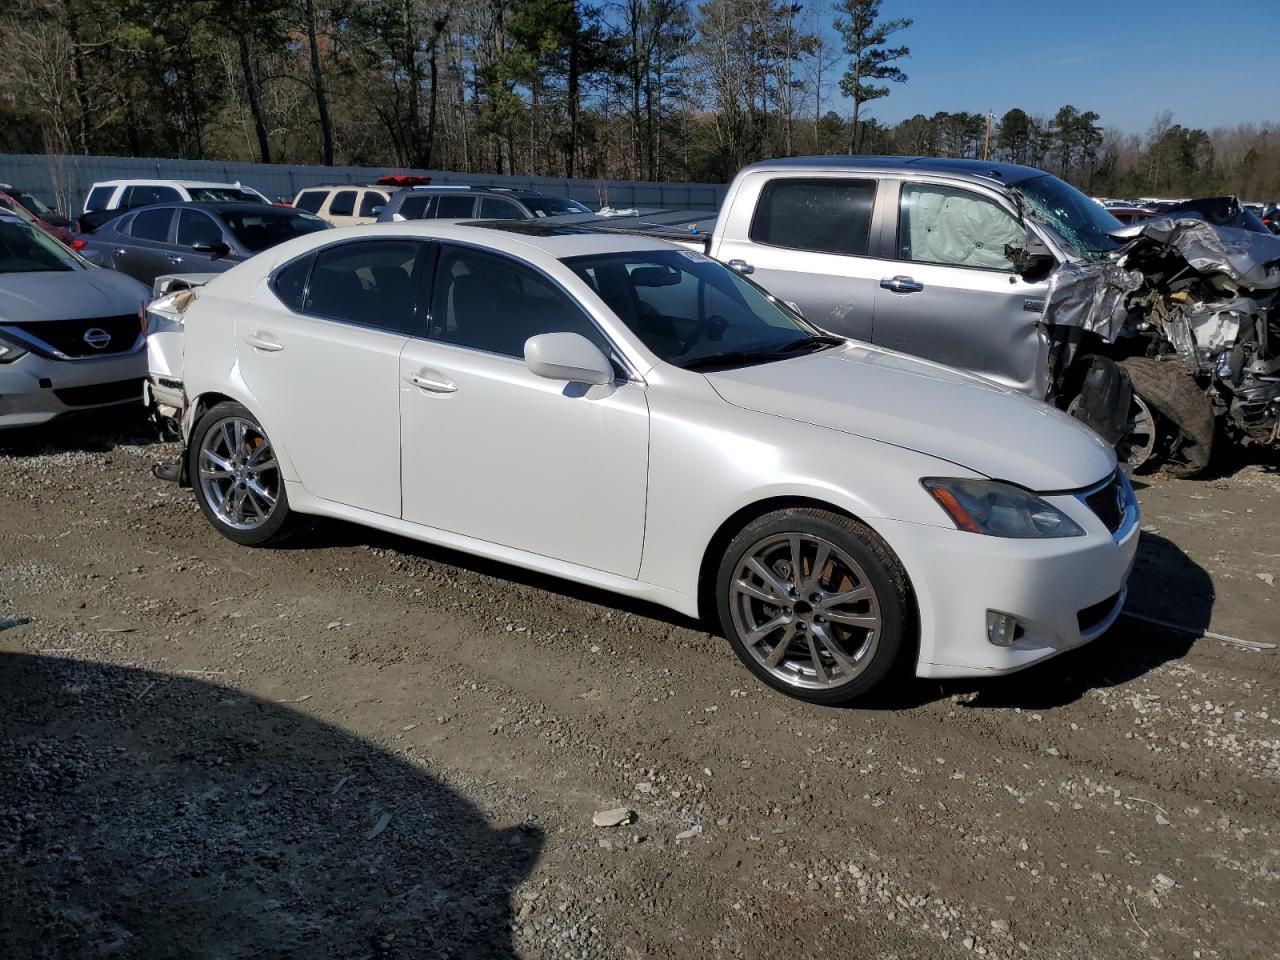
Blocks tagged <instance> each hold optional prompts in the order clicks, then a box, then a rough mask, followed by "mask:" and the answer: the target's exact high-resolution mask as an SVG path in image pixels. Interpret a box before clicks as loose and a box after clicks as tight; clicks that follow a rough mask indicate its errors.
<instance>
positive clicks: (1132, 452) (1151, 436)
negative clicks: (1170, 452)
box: [1116, 393, 1160, 471]
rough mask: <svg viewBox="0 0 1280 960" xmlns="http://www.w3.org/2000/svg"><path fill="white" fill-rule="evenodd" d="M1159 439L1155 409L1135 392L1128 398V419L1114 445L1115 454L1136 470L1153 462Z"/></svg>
mask: <svg viewBox="0 0 1280 960" xmlns="http://www.w3.org/2000/svg"><path fill="white" fill-rule="evenodd" d="M1159 439H1160V422H1159V420H1158V418H1157V415H1156V413H1155V411H1153V410H1152V409H1151V407H1150V406H1148V404H1147V401H1145V400H1143V399H1142V397H1140V396H1139V395H1138V394H1137V393H1134V394H1133V396H1132V397H1130V398H1129V419H1128V422H1127V423H1125V428H1124V436H1123V437H1121V438H1120V443H1119V444H1117V445H1116V456H1117V457H1118V458H1119V459H1120V461H1121V462H1122V463H1127V464H1129V469H1131V470H1134V471H1137V470H1142V469H1143V468H1145V467H1147V466H1149V465H1151V464H1153V463H1154V462H1155V454H1156V441H1158V440H1159Z"/></svg>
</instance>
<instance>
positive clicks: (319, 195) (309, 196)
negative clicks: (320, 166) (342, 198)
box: [293, 190, 329, 213]
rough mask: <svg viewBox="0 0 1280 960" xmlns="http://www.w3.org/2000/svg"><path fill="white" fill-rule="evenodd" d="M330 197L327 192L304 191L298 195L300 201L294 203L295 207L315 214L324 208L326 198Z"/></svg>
mask: <svg viewBox="0 0 1280 960" xmlns="http://www.w3.org/2000/svg"><path fill="white" fill-rule="evenodd" d="M328 195H329V194H328V192H327V191H325V190H304V191H302V193H300V194H298V199H297V200H295V201H293V205H294V206H295V207H297V208H298V209H299V210H305V211H307V213H315V212H316V211H317V210H319V209H320V208H321V207H323V206H324V198H325V197H327V196H328Z"/></svg>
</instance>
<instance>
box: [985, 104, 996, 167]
mask: <svg viewBox="0 0 1280 960" xmlns="http://www.w3.org/2000/svg"><path fill="white" fill-rule="evenodd" d="M994 118H995V112H994V111H992V110H988V111H987V132H986V133H985V134H984V135H983V137H982V159H983V160H987V159H989V158H990V157H991V121H992V120H993V119H994Z"/></svg>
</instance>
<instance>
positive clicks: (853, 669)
mask: <svg viewBox="0 0 1280 960" xmlns="http://www.w3.org/2000/svg"><path fill="white" fill-rule="evenodd" d="M716 597H717V606H718V612H719V616H720V624H721V627H722V628H723V630H724V633H725V635H726V636H727V637H728V638H729V642H730V643H731V644H732V645H733V649H734V652H735V653H737V655H738V657H739V659H741V660H742V662H743V663H744V664H746V666H747V667H748V668H749V669H750V670H751V672H752V673H754V674H755V675H756V676H757V677H759V678H760V679H761V680H763V681H764V682H765V683H767V684H769V686H771V687H773V688H775V689H777V690H781V691H782V692H783V693H786V694H787V695H789V696H792V697H796V698H798V699H801V700H807V701H809V702H811V703H821V704H837V703H847V702H849V701H851V700H855V699H857V698H858V697H860V696H863V695H864V694H866V693H867V692H868V691H870V690H871V689H873V688H874V687H876V686H878V685H880V684H881V683H882V682H883V681H884V680H885V679H886V678H887V677H888V676H889V675H890V674H891V673H892V671H893V669H894V667H895V665H896V664H897V662H898V661H899V659H900V654H901V653H902V652H903V650H904V648H907V647H909V646H910V645H911V640H912V636H911V630H912V625H913V624H914V617H913V614H912V611H913V606H912V600H911V593H910V586H909V584H908V581H907V575H906V572H905V571H904V570H903V569H902V566H901V564H899V563H898V560H897V558H896V557H894V556H893V554H892V553H891V552H890V551H889V548H888V547H887V546H886V545H885V544H884V542H883V541H881V540H880V539H879V537H877V536H876V535H875V534H874V533H872V532H871V531H870V530H868V529H867V528H866V527H864V526H863V525H862V524H860V523H857V522H855V521H853V520H850V519H849V518H847V517H842V516H839V515H838V514H833V513H828V512H826V511H824V510H815V509H807V508H806V509H790V510H781V511H778V512H776V513H771V514H768V515H766V516H764V517H761V518H759V519H757V520H754V521H752V522H751V523H749V524H748V525H747V526H746V527H745V528H744V529H743V530H742V532H741V533H739V534H738V535H737V536H736V537H735V538H734V539H733V541H732V542H731V543H730V544H729V547H728V549H727V550H726V551H725V554H724V557H723V559H722V560H721V562H720V569H719V573H718V575H717V577H716Z"/></svg>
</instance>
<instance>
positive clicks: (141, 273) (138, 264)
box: [110, 207, 174, 286]
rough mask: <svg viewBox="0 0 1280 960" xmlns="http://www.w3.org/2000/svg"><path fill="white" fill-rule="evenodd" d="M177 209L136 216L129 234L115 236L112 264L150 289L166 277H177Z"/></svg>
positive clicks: (153, 210) (154, 209)
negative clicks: (174, 256) (174, 260)
mask: <svg viewBox="0 0 1280 960" xmlns="http://www.w3.org/2000/svg"><path fill="white" fill-rule="evenodd" d="M173 214H174V209H173V207H147V208H143V209H142V210H139V211H138V212H137V213H135V214H133V216H132V217H131V218H130V220H129V222H128V223H127V224H123V225H122V226H124V229H125V230H126V231H127V233H113V234H112V235H111V241H110V242H111V264H112V266H114V267H115V268H116V269H117V270H119V271H121V272H123V273H127V274H129V276H131V277H134V278H136V279H138V280H141V281H142V282H143V283H145V284H146V285H147V286H151V282H152V281H153V280H155V278H156V277H158V276H160V275H161V274H162V273H173V272H174V269H173V266H174V265H173V264H171V263H170V262H169V257H170V256H172V254H173V245H172V242H171V238H172V227H173Z"/></svg>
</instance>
